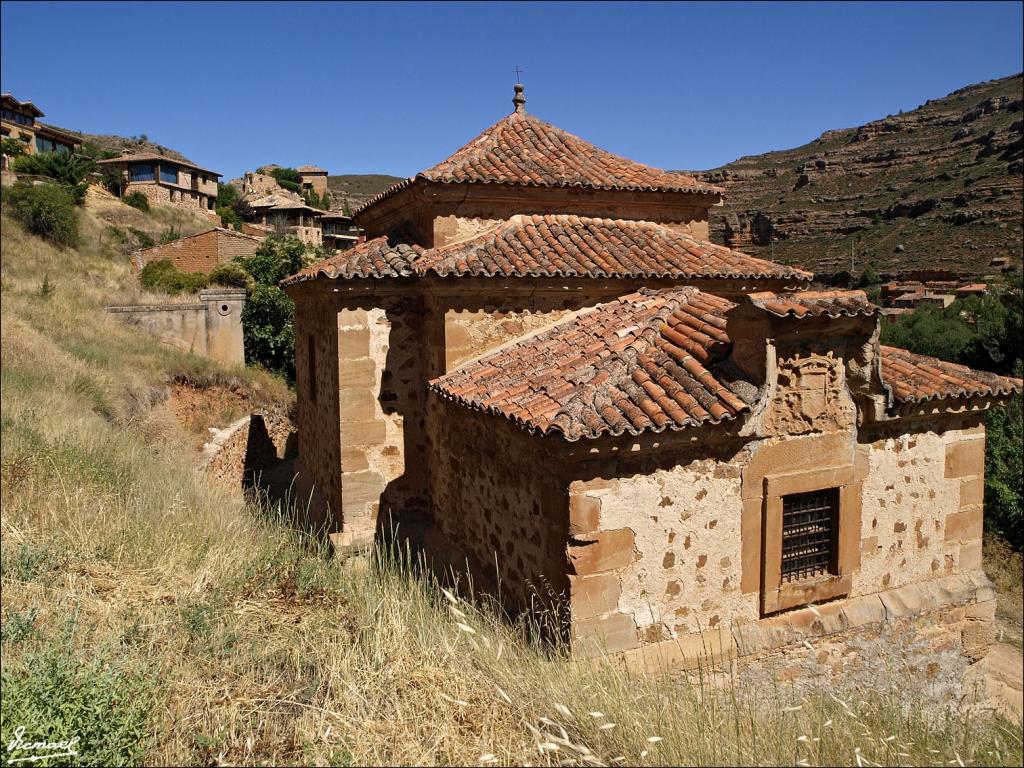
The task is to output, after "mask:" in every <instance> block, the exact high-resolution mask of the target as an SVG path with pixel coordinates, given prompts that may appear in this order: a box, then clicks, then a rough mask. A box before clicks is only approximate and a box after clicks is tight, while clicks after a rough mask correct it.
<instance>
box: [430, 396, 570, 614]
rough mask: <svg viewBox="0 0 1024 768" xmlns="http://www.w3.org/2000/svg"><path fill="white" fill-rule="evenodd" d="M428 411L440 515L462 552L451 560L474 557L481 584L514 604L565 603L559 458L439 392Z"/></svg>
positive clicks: (564, 500) (432, 478)
mask: <svg viewBox="0 0 1024 768" xmlns="http://www.w3.org/2000/svg"><path fill="white" fill-rule="evenodd" d="M428 411H429V419H430V421H431V423H432V424H433V425H434V429H435V432H434V434H433V438H434V439H433V440H432V441H431V444H430V445H431V452H430V465H431V466H430V489H431V499H432V502H433V519H434V522H435V525H436V526H437V528H438V529H439V531H440V532H441V533H442V535H443V537H444V539H445V540H446V541H447V542H448V543H449V544H451V545H454V548H455V549H456V550H458V551H457V552H455V553H448V559H449V560H450V561H451V562H453V564H456V565H458V563H459V561H460V560H461V559H462V558H467V559H468V561H469V568H470V572H471V574H472V576H473V581H474V585H475V586H476V587H477V588H480V589H482V590H485V591H489V592H490V593H491V594H496V593H497V592H498V591H500V594H501V595H502V597H503V599H504V602H505V604H506V606H507V607H509V608H513V609H516V608H524V607H526V606H528V605H529V604H530V602H531V600H535V599H540V600H541V601H542V603H546V602H548V601H550V600H551V599H552V597H555V599H556V601H557V600H558V599H559V598H558V597H557V596H559V595H561V594H563V593H564V590H565V587H566V584H565V540H566V536H567V533H566V522H567V498H568V497H567V493H566V486H565V482H564V476H563V474H562V472H561V471H560V464H559V462H558V460H557V458H556V457H554V456H553V455H552V454H550V453H549V452H548V450H547V446H546V444H545V442H544V440H543V439H541V438H537V437H535V436H531V435H529V434H528V433H526V432H525V431H523V430H522V429H520V428H519V427H516V426H514V425H512V424H511V423H509V422H507V421H505V420H504V419H498V418H495V417H493V416H489V415H486V414H481V413H477V412H475V411H471V410H469V409H466V408H463V407H461V406H458V405H454V404H452V403H449V402H447V401H444V400H442V399H440V398H439V397H438V396H436V395H434V394H431V395H430V396H429V398H428ZM483 435H486V439H483V438H482V436H483ZM499 582H500V583H499ZM535 590H536V591H535Z"/></svg>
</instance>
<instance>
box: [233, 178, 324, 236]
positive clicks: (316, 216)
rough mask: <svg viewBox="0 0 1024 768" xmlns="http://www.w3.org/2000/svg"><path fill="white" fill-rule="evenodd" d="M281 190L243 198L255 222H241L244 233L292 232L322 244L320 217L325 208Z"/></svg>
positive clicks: (285, 233) (281, 233)
mask: <svg viewBox="0 0 1024 768" xmlns="http://www.w3.org/2000/svg"><path fill="white" fill-rule="evenodd" d="M285 192H286V190H285V191H281V192H274V193H272V194H269V195H267V196H265V197H260V198H256V199H254V200H248V201H246V202H247V204H248V206H249V208H250V209H251V210H252V213H253V219H254V220H255V222H254V223H255V224H256V226H255V227H254V226H252V225H250V226H243V228H242V231H243V232H246V233H248V234H254V235H255V234H260V233H262V234H263V235H264V236H266V235H270V234H276V235H282V236H284V235H293V236H295V237H297V238H298V239H299V240H301V241H302V242H303V243H306V244H307V245H322V244H323V230H322V229H321V224H320V220H321V218H322V217H323V215H324V213H325V211H321V210H320V209H319V208H313V207H312V206H309V205H306V204H305V203H304V202H302V201H301V200H295V199H293V197H292V196H290V195H287V194H285Z"/></svg>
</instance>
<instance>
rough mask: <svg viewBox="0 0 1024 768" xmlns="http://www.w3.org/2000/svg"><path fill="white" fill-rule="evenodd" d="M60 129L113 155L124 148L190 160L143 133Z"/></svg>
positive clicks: (119, 152)
mask: <svg viewBox="0 0 1024 768" xmlns="http://www.w3.org/2000/svg"><path fill="white" fill-rule="evenodd" d="M55 127H58V126H55ZM61 130H62V131H67V132H68V133H73V134H74V135H76V136H78V137H79V138H81V139H82V141H83V142H84V143H85V144H87V145H89V146H91V147H92V148H94V149H96V150H98V151H99V152H109V153H111V154H113V155H120V154H121V152H122V151H123V150H126V149H127V150H131V151H132V152H155V153H156V154H158V155H165V156H167V157H170V158H172V159H174V160H184V161H185V162H187V163H191V162H192V161H191V160H190V159H189V158H187V157H185V156H184V155H183V154H181V152H176V151H174V150H173V149H171V148H170V147H165V146H164V145H163V144H157V143H156V142H154V141H150V140H149V137H148V136H146V135H145V134H143V135H142V136H113V135H108V134H102V133H83V132H82V131H75V130H72V129H70V128H61Z"/></svg>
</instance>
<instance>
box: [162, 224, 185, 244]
mask: <svg viewBox="0 0 1024 768" xmlns="http://www.w3.org/2000/svg"><path fill="white" fill-rule="evenodd" d="M179 238H181V230H180V229H178V228H177V227H176V226H174V225H173V224H172V225H171V226H169V227H167V229H165V230H164V231H163V232H161V233H160V244H161V245H166V244H167V243H173V242H174V241H175V240H178V239H179Z"/></svg>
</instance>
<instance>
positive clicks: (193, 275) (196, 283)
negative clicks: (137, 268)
mask: <svg viewBox="0 0 1024 768" xmlns="http://www.w3.org/2000/svg"><path fill="white" fill-rule="evenodd" d="M139 281H140V282H141V283H142V287H143V288H146V289H147V290H150V291H160V292H162V293H171V294H174V293H194V292H195V291H199V290H202V289H203V288H205V287H206V286H207V285H209V282H210V281H209V278H208V277H207V276H206V275H204V274H202V273H201V272H182V271H181V270H180V269H178V268H177V267H176V266H174V264H173V263H172V262H171V260H170V259H156V260H155V261H151V262H149V263H148V264H147V265H146V266H144V267H143V268H142V272H141V273H139Z"/></svg>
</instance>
